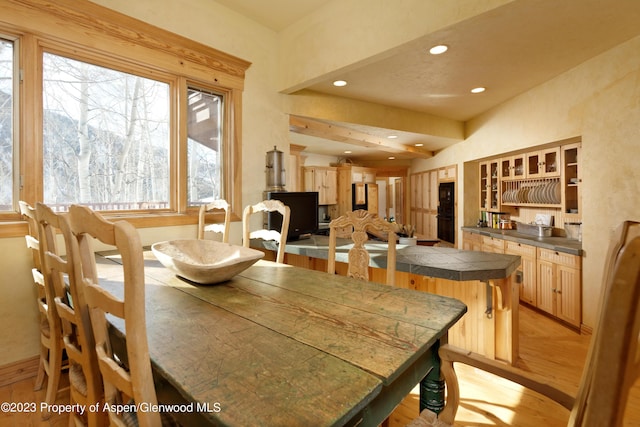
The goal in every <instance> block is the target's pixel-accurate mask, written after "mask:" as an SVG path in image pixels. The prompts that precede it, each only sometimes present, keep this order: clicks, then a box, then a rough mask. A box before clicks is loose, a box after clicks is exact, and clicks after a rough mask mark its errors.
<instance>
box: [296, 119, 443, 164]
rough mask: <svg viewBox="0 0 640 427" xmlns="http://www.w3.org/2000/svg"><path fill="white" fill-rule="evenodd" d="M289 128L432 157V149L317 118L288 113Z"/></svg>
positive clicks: (391, 150) (333, 138)
mask: <svg viewBox="0 0 640 427" xmlns="http://www.w3.org/2000/svg"><path fill="white" fill-rule="evenodd" d="M289 130H290V131H291V132H296V133H300V134H304V135H310V136H315V137H318V138H324V139H328V140H331V141H338V142H342V143H345V144H352V145H357V146H359V147H366V148H371V149H372V150H378V151H384V152H387V153H392V154H399V153H402V154H411V155H413V156H415V157H417V158H425V159H427V158H430V157H433V151H428V150H424V149H421V148H420V147H416V146H413V145H405V144H402V143H400V142H397V141H392V140H389V139H387V138H382V137H379V136H375V135H371V134H368V133H364V132H359V131H355V130H353V129H349V128H347V127H343V126H337V125H334V124H331V123H326V122H322V121H318V120H313V119H308V118H305V117H300V116H295V115H290V116H289Z"/></svg>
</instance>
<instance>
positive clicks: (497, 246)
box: [482, 236, 504, 254]
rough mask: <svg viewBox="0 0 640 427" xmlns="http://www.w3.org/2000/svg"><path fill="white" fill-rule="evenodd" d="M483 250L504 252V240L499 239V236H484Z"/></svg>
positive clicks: (497, 252)
mask: <svg viewBox="0 0 640 427" xmlns="http://www.w3.org/2000/svg"><path fill="white" fill-rule="evenodd" d="M482 252H492V253H494V254H503V253H504V240H502V239H498V238H497V237H490V236H482Z"/></svg>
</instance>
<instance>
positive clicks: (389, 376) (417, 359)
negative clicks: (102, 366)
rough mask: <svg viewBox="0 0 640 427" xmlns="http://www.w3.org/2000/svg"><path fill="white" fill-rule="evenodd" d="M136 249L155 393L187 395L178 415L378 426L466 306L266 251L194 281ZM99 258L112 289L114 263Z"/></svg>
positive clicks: (166, 397)
mask: <svg viewBox="0 0 640 427" xmlns="http://www.w3.org/2000/svg"><path fill="white" fill-rule="evenodd" d="M147 257H148V259H147V260H145V275H146V278H147V279H146V292H147V294H146V311H147V313H146V316H147V319H146V321H147V335H148V340H149V348H150V355H151V360H152V366H153V369H154V375H155V377H156V378H155V379H156V390H157V393H158V399H159V401H161V402H182V403H185V404H188V403H191V402H193V403H194V405H191V407H189V406H185V408H186V409H187V411H185V412H186V413H183V414H178V415H179V416H180V417H182V419H183V421H185V422H187V423H189V424H192V423H198V425H201V424H204V423H209V424H212V425H231V426H252V425H255V426H266V425H268V426H291V425H300V426H303V425H305V426H309V425H313V426H329V425H355V424H358V423H360V425H378V424H379V423H381V422H382V421H383V420H384V419H385V418H386V417H387V416H388V415H389V413H390V412H391V411H392V410H393V408H394V407H395V406H396V405H397V404H398V403H399V402H400V401H401V400H402V399H403V397H404V396H406V394H407V393H409V391H410V390H411V389H412V388H413V387H414V386H415V385H416V384H417V383H418V382H420V381H421V380H423V378H424V377H425V376H426V375H427V374H428V373H429V372H430V371H432V368H433V367H434V365H435V366H436V368H437V362H438V360H437V351H434V349H437V344H438V342H439V340H440V339H441V338H443V337H444V336H446V333H447V330H448V329H449V328H450V327H451V326H452V325H453V324H454V323H455V322H456V321H457V320H458V319H460V318H461V317H462V315H463V314H464V313H465V311H466V306H465V305H464V304H462V303H461V302H460V301H458V300H455V299H451V298H447V297H442V296H437V295H432V294H428V293H423V292H416V291H411V290H408V289H400V288H393V287H388V286H384V285H378V284H374V283H367V282H364V281H358V280H355V279H351V278H347V277H343V276H337V275H330V274H327V273H323V272H318V271H310V270H306V269H301V268H297V267H292V266H287V265H282V264H275V263H272V262H269V261H259V262H258V263H256V264H255V265H254V266H252V267H250V268H249V269H247V270H246V271H244V272H243V273H241V274H240V275H238V276H236V277H235V278H234V279H232V280H230V281H228V282H224V283H222V284H218V285H214V286H200V285H195V284H192V283H189V282H187V281H184V280H182V279H180V278H178V277H176V276H175V275H174V274H173V273H171V272H170V271H169V270H167V269H165V268H164V267H163V266H162V265H161V264H160V263H159V262H157V261H156V260H155V259H153V255H151V254H150V253H149V252H147ZM115 261H117V260H115ZM98 265H99V272H100V276H101V277H102V278H105V279H110V280H108V281H106V282H105V284H104V286H105V287H106V288H108V289H109V290H111V291H113V292H119V290H118V283H117V277H118V276H117V274H118V269H119V268H118V267H119V266H118V264H117V263H115V262H114V263H112V262H108V261H106V260H105V259H104V258H103V259H102V260H101V261H100V262H99V264H98ZM114 325H115V326H116V328H122V325H120V324H118V323H117V322H114ZM114 336H115V337H116V338H117V337H120V339H122V334H121V333H120V332H119V330H115V333H114ZM115 347H116V350H117V347H118V346H117V345H115ZM431 375H433V372H431ZM438 375H439V374H438ZM438 375H436V377H437V376H438ZM195 404H197V405H198V406H195ZM206 405H208V407H209V409H210V411H208V412H207V411H206V410H203V409H206ZM192 409H193V410H192ZM198 409H199V410H198ZM417 415H418V414H416V416H417ZM292 423H293V424H292Z"/></svg>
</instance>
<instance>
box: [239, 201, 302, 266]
mask: <svg viewBox="0 0 640 427" xmlns="http://www.w3.org/2000/svg"><path fill="white" fill-rule="evenodd" d="M268 212H279V213H280V215H282V227H281V228H280V230H266V229H265V228H261V229H257V230H253V231H252V230H251V215H253V214H258V213H261V214H265V213H268ZM290 216H291V209H290V208H289V206H287V205H285V204H284V203H282V202H281V201H280V200H263V201H262V202H259V203H256V204H255V205H249V206H247V207H245V208H244V212H243V214H242V244H243V246H245V247H247V248H248V247H249V246H250V242H251V239H263V240H275V241H276V242H278V252H277V255H276V262H279V263H284V253H285V249H286V245H287V235H288V233H289V220H290ZM263 222H264V221H263Z"/></svg>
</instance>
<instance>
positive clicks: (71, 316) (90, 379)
mask: <svg viewBox="0 0 640 427" xmlns="http://www.w3.org/2000/svg"><path fill="white" fill-rule="evenodd" d="M35 209H36V218H37V220H38V225H39V229H40V236H41V240H40V246H41V249H42V251H43V254H44V259H43V273H44V275H45V278H46V280H47V281H48V282H49V283H51V286H52V289H53V295H54V301H55V306H56V312H57V313H58V315H59V316H60V319H61V322H62V337H63V341H64V346H65V350H66V352H67V356H68V358H69V385H70V402H71V404H79V405H81V406H82V407H84V408H88V407H89V406H90V405H92V404H96V403H98V404H100V403H101V402H102V401H103V394H104V393H103V386H102V377H101V375H100V370H99V368H98V359H97V357H96V351H95V341H94V338H93V331H92V330H91V320H90V318H89V309H88V307H87V305H86V301H85V297H84V291H83V289H84V286H83V284H82V282H81V281H79V280H78V278H80V277H81V276H82V272H81V271H80V264H79V263H78V262H74V261H75V260H76V258H77V256H78V255H77V251H78V246H77V242H76V241H74V240H73V236H72V234H71V228H70V226H69V221H68V219H67V217H66V215H64V214H57V213H55V212H54V211H53V210H51V208H49V207H48V206H47V205H45V204H43V203H37V204H36V208H35ZM58 234H62V236H63V242H64V250H61V249H58V242H57V235H58ZM63 255H64V257H63ZM70 418H71V420H70V424H73V425H76V426H77V425H89V426H104V425H106V424H107V422H106V421H107V420H106V418H105V414H104V413H103V412H102V411H86V412H85V413H84V414H80V413H79V412H77V411H74V412H72V413H71V414H70Z"/></svg>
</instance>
